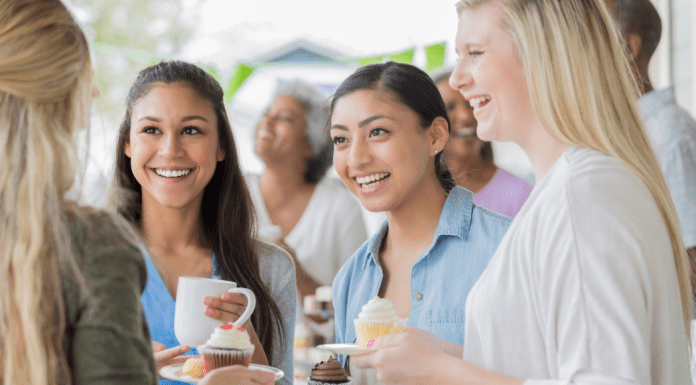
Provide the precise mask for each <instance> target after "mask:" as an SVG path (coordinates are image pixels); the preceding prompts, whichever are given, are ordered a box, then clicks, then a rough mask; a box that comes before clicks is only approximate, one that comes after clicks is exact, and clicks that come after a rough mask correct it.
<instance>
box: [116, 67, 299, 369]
mask: <svg viewBox="0 0 696 385" xmlns="http://www.w3.org/2000/svg"><path fill="white" fill-rule="evenodd" d="M176 82H181V83H184V84H186V85H187V86H188V87H190V88H191V89H193V90H194V91H196V93H197V94H198V95H199V96H201V97H202V98H204V99H206V100H207V101H209V102H210V103H211V104H212V106H213V110H214V111H215V115H216V117H217V121H218V127H217V128H218V139H219V143H220V148H222V149H223V151H224V152H225V154H226V155H225V159H224V160H222V161H221V162H218V163H217V166H216V168H215V173H214V174H213V177H212V179H211V180H210V183H208V185H207V186H206V188H205V192H204V193H203V200H202V203H201V214H200V224H201V234H202V238H203V245H204V246H205V247H210V248H212V249H213V252H214V253H215V262H216V263H217V273H218V274H219V276H220V278H222V279H224V280H229V281H235V282H237V283H238V284H239V285H240V286H241V287H246V288H248V289H250V290H251V291H253V292H254V294H256V297H257V301H256V310H254V313H253V314H252V317H251V321H252V324H253V325H254V329H255V330H256V331H257V333H258V337H259V340H260V342H261V345H262V346H263V348H264V350H265V351H266V354H267V356H268V361H269V362H271V363H273V362H279V360H280V359H281V358H280V357H273V346H274V345H275V344H279V343H286V341H285V339H286V330H284V328H283V323H282V316H281V313H280V310H279V308H278V305H277V304H276V303H275V301H274V300H273V298H272V297H271V294H270V292H269V290H268V288H266V286H265V285H264V284H263V282H262V281H261V276H260V274H259V263H258V257H257V255H256V252H255V249H254V240H253V239H254V238H253V235H254V234H253V232H254V228H255V227H254V223H255V217H254V208H253V203H252V200H251V195H250V194H249V189H248V188H247V185H246V182H245V180H244V175H243V174H242V170H241V168H240V167H239V158H238V155H237V148H236V145H235V143H234V137H233V136H232V127H231V126H230V122H229V119H228V117H227V112H226V110H225V105H224V103H223V90H222V87H220V84H219V83H218V82H217V80H215V78H213V76H212V75H210V74H209V73H207V72H205V71H204V70H203V69H201V68H199V67H197V66H195V65H193V64H190V63H186V62H181V61H168V62H161V63H158V64H155V65H153V66H150V67H147V68H145V69H144V70H142V71H140V74H138V77H137V79H136V80H135V83H134V84H133V86H132V87H131V89H130V92H129V93H128V97H127V99H126V114H125V116H124V118H123V121H122V122H121V126H120V128H119V135H118V142H117V146H116V169H115V176H114V185H113V186H112V191H111V199H112V201H113V203H114V204H115V206H116V209H117V211H118V212H119V213H120V214H121V215H123V216H124V217H125V218H126V219H128V220H129V221H130V222H131V223H133V225H135V226H139V225H140V221H141V217H142V191H141V187H140V184H139V183H138V181H137V180H136V179H135V176H134V175H133V171H132V169H131V161H130V158H128V157H127V156H126V155H125V153H124V147H125V144H126V140H127V139H128V137H129V136H130V129H131V113H132V110H133V106H134V105H135V104H136V103H137V102H138V101H139V100H140V99H141V98H143V97H144V96H145V95H147V94H148V92H150V90H151V89H152V87H153V86H155V85H156V84H157V83H165V84H170V83H176ZM274 358H275V359H277V361H274Z"/></svg>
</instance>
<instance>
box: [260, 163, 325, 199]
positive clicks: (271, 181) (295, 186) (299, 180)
mask: <svg viewBox="0 0 696 385" xmlns="http://www.w3.org/2000/svg"><path fill="white" fill-rule="evenodd" d="M259 187H260V188H261V192H262V194H263V197H264V200H265V201H266V205H272V203H273V202H268V200H269V199H270V200H274V201H286V200H290V199H291V198H292V197H293V195H294V194H295V193H298V192H300V191H304V190H306V189H307V188H308V187H312V185H311V184H310V183H307V182H306V181H305V179H304V170H301V171H299V170H293V168H290V169H289V170H288V169H282V168H277V167H267V168H266V170H264V172H263V174H261V176H260V177H259ZM278 192H281V193H278Z"/></svg>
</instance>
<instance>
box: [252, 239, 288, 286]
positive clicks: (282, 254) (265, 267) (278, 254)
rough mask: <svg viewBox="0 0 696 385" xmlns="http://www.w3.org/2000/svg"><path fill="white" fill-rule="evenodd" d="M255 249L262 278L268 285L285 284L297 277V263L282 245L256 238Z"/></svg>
mask: <svg viewBox="0 0 696 385" xmlns="http://www.w3.org/2000/svg"><path fill="white" fill-rule="evenodd" d="M254 249H255V250H256V256H257V258H258V263H259V274H260V275H261V280H262V281H263V282H264V283H266V285H267V286H272V287H275V286H278V287H281V286H285V285H287V284H288V283H289V282H290V281H293V282H294V279H295V263H294V262H293V260H292V257H291V256H290V254H289V253H288V252H287V251H285V250H284V249H283V248H282V247H280V246H278V245H276V244H273V243H269V242H266V241H262V240H260V239H255V240H254Z"/></svg>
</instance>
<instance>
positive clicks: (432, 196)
mask: <svg viewBox="0 0 696 385" xmlns="http://www.w3.org/2000/svg"><path fill="white" fill-rule="evenodd" d="M433 178H434V177H433ZM430 182H431V183H425V184H424V187H423V188H421V189H420V191H419V193H418V194H416V195H415V196H414V197H413V198H412V199H411V200H410V201H409V202H408V203H407V204H406V205H402V207H400V208H398V209H395V210H390V211H388V212H387V213H386V214H387V221H388V222H389V233H388V234H387V239H386V240H385V241H386V242H387V244H386V247H398V248H400V249H401V248H406V249H417V248H419V247H421V248H422V246H423V245H426V247H427V245H429V244H430V243H431V242H432V240H433V237H434V236H435V231H436V230H437V225H438V223H439V222H440V216H441V215H442V208H443V207H444V206H445V201H446V200H447V194H446V193H445V191H444V190H443V189H442V187H440V185H439V183H438V182H437V180H432V181H430ZM432 182H434V183H432Z"/></svg>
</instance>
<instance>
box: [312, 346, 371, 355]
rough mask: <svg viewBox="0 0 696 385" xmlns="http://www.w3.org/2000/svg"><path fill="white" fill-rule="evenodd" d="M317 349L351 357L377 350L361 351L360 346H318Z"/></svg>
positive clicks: (366, 349)
mask: <svg viewBox="0 0 696 385" xmlns="http://www.w3.org/2000/svg"><path fill="white" fill-rule="evenodd" d="M317 348H319V349H322V350H328V351H330V352H332V353H335V354H343V355H346V356H350V355H352V354H361V353H369V352H370V351H374V350H376V349H370V348H365V349H360V348H359V347H358V344H324V345H319V346H317Z"/></svg>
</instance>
